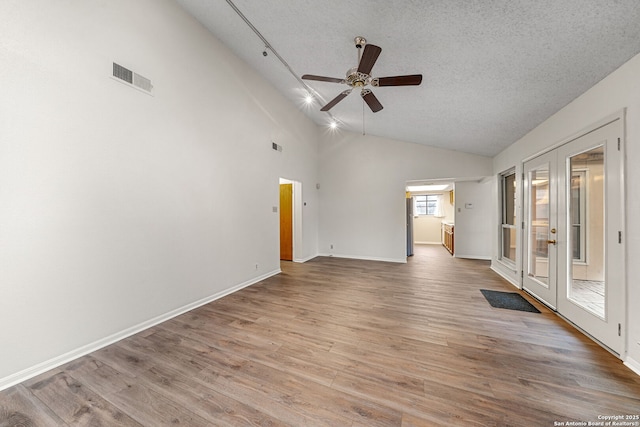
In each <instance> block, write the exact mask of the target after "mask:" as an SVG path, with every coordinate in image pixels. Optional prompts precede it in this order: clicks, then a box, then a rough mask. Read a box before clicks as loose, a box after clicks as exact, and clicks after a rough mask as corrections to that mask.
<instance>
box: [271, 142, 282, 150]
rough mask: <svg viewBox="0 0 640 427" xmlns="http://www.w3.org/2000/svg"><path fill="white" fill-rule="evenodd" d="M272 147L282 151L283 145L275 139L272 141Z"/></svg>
mask: <svg viewBox="0 0 640 427" xmlns="http://www.w3.org/2000/svg"><path fill="white" fill-rule="evenodd" d="M271 148H273V149H274V150H276V151H282V145H278V144H276V143H275V142H273V141H271Z"/></svg>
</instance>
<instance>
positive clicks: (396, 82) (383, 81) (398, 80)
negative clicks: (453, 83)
mask: <svg viewBox="0 0 640 427" xmlns="http://www.w3.org/2000/svg"><path fill="white" fill-rule="evenodd" d="M354 43H355V45H356V48H357V49H358V66H357V67H353V68H350V69H349V70H348V71H347V73H346V78H345V79H339V78H335V77H325V76H316V75H313V74H305V75H303V76H302V78H303V79H304V80H316V81H320V82H329V83H340V84H346V85H347V86H350V88H349V89H347V90H344V91H342V92H341V93H340V94H339V95H338V96H336V97H335V98H333V99H332V100H331V101H329V103H328V104H327V105H325V106H324V107H322V108H321V109H320V111H329V110H330V109H331V108H333V107H334V106H335V105H336V104H337V103H338V102H340V101H342V100H343V99H344V98H346V97H347V95H349V94H350V93H351V91H352V90H353V89H354V88H358V89H360V96H361V97H362V99H363V100H364V102H365V103H366V104H367V105H368V106H369V108H370V109H371V111H373V112H374V113H377V112H378V111H380V110H382V108H384V107H383V106H382V104H381V103H380V101H378V98H376V96H375V95H374V94H373V92H372V91H371V90H370V89H368V88H367V86H372V87H383V86H418V85H419V84H420V83H422V74H411V75H406V76H391V77H371V70H372V69H373V66H374V65H375V63H376V61H377V60H378V56H380V53H381V52H382V49H381V48H380V47H379V46H376V45H372V44H367V40H366V39H365V38H364V37H361V36H358V37H356V38H355V39H354ZM363 47H364V50H362V49H363ZM361 53H362V55H360V54H361Z"/></svg>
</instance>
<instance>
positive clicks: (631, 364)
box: [624, 357, 640, 375]
mask: <svg viewBox="0 0 640 427" xmlns="http://www.w3.org/2000/svg"><path fill="white" fill-rule="evenodd" d="M624 365H625V366H626V367H627V368H629V369H631V370H632V371H633V372H635V373H636V374H637V375H640V362H638V361H637V360H634V359H632V358H630V357H627V359H626V360H625V361H624Z"/></svg>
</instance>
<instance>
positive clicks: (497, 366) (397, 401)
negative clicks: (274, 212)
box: [0, 246, 640, 427]
mask: <svg viewBox="0 0 640 427" xmlns="http://www.w3.org/2000/svg"><path fill="white" fill-rule="evenodd" d="M282 268H283V273H282V274H280V275H278V276H274V277H272V278H270V279H267V280H265V281H263V282H260V283H258V284H256V285H254V286H251V287H250V288H246V289H244V290H242V291H239V292H237V293H235V294H233V295H229V296H227V297H225V298H222V299H220V300H218V301H215V302H213V303H210V304H207V305H206V306H203V307H201V308H198V309H196V310H193V311H192V312H190V313H187V314H185V315H182V316H179V317H177V318H175V319H173V320H170V321H168V322H165V323H163V324H161V325H159V326H156V327H153V328H151V329H148V330H146V331H144V332H142V333H140V334H137V335H135V336H133V337H131V338H128V339H125V340H122V341H120V342H118V343H116V344H114V345H111V346H109V347H106V348H104V349H102V350H99V351H96V352H94V353H92V354H90V355H88V356H85V357H82V358H80V359H78V360H76V361H74V362H71V363H68V364H67V365H65V366H62V367H60V368H58V369H54V370H52V371H50V372H47V373H46V374H43V375H41V376H39V377H37V378H34V379H31V380H29V381H26V382H25V383H23V384H20V385H18V386H15V387H12V388H10V389H7V390H5V391H4V392H1V393H0V426H2V427H4V426H17V425H21V426H35V425H38V426H57V425H74V426H75V425H82V426H100V425H102V426H115V425H124V426H139V425H145V426H164V425H186V426H211V425H221V426H245V425H255V426H280V425H291V426H316V425H327V426H352V427H364V426H403V427H409V426H431V425H442V426H492V425H495V426H509V425H513V426H553V425H554V421H557V422H566V421H570V420H576V421H585V422H588V421H598V415H621V414H630V415H634V414H638V413H640V377H638V376H637V375H635V374H634V373H633V372H632V371H630V370H629V369H628V368H626V367H625V366H624V365H623V364H622V363H621V362H620V361H619V360H618V359H617V358H615V357H614V356H612V355H611V354H609V353H608V352H607V351H605V350H603V349H602V348H600V347H599V346H597V345H596V344H594V343H593V342H592V341H590V340H589V339H588V338H586V337H584V336H583V335H582V334H581V333H579V332H577V331H576V330H574V329H573V328H572V327H570V326H569V325H567V324H566V323H565V322H564V321H563V320H561V319H560V318H558V317H557V316H556V315H555V314H553V313H551V312H550V311H549V310H547V309H546V308H545V307H544V306H541V305H540V304H538V303H537V302H535V301H532V300H531V298H529V297H528V296H527V297H526V298H527V299H529V300H530V301H532V302H533V304H534V305H535V306H536V307H538V309H540V310H541V311H542V313H541V314H536V313H527V312H520V311H511V310H505V309H497V308H492V307H491V306H490V305H489V304H488V303H487V302H486V300H485V299H484V297H483V296H482V294H481V293H480V291H479V289H481V288H486V289H494V290H504V291H509V292H513V291H516V290H515V289H514V288H513V287H512V286H511V285H509V284H507V283H506V282H505V281H504V280H503V279H501V278H500V277H498V276H497V275H495V274H494V273H493V272H491V271H490V270H489V265H488V263H487V262H485V261H474V260H463V259H457V258H453V257H451V256H450V255H449V253H448V252H447V251H446V250H445V249H444V248H443V247H441V246H417V247H416V255H415V256H414V257H413V258H411V259H409V262H408V263H407V264H392V263H382V262H373V261H359V260H346V259H337V258H329V257H324V258H316V259H314V260H311V261H309V262H307V263H305V264H294V263H283V265H282Z"/></svg>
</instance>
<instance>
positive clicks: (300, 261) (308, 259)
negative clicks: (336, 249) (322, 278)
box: [293, 255, 318, 263]
mask: <svg viewBox="0 0 640 427" xmlns="http://www.w3.org/2000/svg"><path fill="white" fill-rule="evenodd" d="M317 256H318V255H311V256H308V257H306V258H294V260H293V262H299V263H305V262H307V261H311V260H312V259H314V258H315V257H317Z"/></svg>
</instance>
